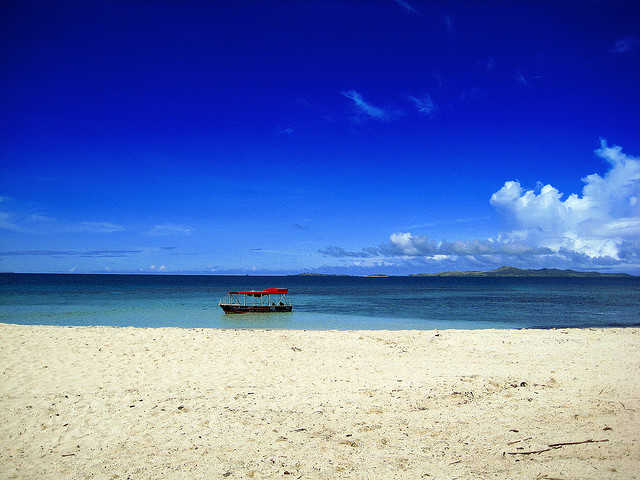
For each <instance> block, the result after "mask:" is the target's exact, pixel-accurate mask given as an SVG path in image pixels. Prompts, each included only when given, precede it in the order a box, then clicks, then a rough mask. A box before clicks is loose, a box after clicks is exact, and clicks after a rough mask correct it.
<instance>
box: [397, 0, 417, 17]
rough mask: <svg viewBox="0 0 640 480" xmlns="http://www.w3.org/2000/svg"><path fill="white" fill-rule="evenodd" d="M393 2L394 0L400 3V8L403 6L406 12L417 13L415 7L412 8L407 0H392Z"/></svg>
mask: <svg viewBox="0 0 640 480" xmlns="http://www.w3.org/2000/svg"><path fill="white" fill-rule="evenodd" d="M393 1H394V2H396V3H397V4H398V5H400V6H401V7H402V8H404V9H405V10H406V11H407V12H408V13H416V14H417V13H419V12H418V11H417V10H416V9H415V8H413V7H412V6H411V5H410V4H409V2H406V1H405V0H393Z"/></svg>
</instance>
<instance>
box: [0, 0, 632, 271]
mask: <svg viewBox="0 0 640 480" xmlns="http://www.w3.org/2000/svg"><path fill="white" fill-rule="evenodd" d="M634 3H635V2H626V1H606V2H605V1H584V2H432V1H421V0H371V1H332V0H323V1H302V0H300V1H295V0H290V1H282V2H276V1H273V2H258V1H246V2H225V3H222V2H190V1H185V2H169V1H160V0H158V1H130V2H100V1H95V2H73V1H70V2H37V1H36V2H29V1H20V2H8V3H4V4H3V7H2V10H3V12H2V22H3V23H4V25H3V28H2V32H3V33H2V35H3V37H4V38H3V42H2V44H1V48H2V49H3V57H4V58H5V61H4V62H3V65H4V67H3V68H4V72H3V75H2V79H1V80H0V82H2V84H3V85H2V86H3V88H2V91H3V97H2V103H3V106H2V107H3V108H2V112H3V113H2V115H1V116H0V118H1V119H2V130H1V132H0V135H1V136H2V149H1V150H0V271H5V272H7V271H11V272H60V273H209V274H286V273H300V272H316V273H338V274H355V275H360V274H372V273H386V274H409V273H419V272H439V271H448V270H488V269H493V268H497V267H500V266H502V265H513V266H517V267H521V268H544V267H550V268H551V267H553V268H571V269H577V270H597V271H603V272H609V271H611V272H628V273H635V274H640V135H639V134H640V116H639V114H640V88H638V85H640V28H639V24H638V22H637V18H638V14H639V13H640V7H638V6H637V5H634Z"/></svg>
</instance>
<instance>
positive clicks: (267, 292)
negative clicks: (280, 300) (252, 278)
mask: <svg viewBox="0 0 640 480" xmlns="http://www.w3.org/2000/svg"><path fill="white" fill-rule="evenodd" d="M229 293H230V294H231V295H247V296H249V297H263V296H265V295H281V294H287V293H289V289H288V288H265V289H264V290H262V291H259V290H248V291H246V292H229Z"/></svg>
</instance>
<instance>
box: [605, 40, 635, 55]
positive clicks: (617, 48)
mask: <svg viewBox="0 0 640 480" xmlns="http://www.w3.org/2000/svg"><path fill="white" fill-rule="evenodd" d="M638 43H640V41H639V40H638V39H637V38H636V37H634V36H628V37H624V38H621V39H620V40H617V41H616V43H615V44H614V45H613V47H612V48H611V49H610V50H609V52H611V53H627V52H631V51H632V50H634V49H635V48H636V47H637V46H638Z"/></svg>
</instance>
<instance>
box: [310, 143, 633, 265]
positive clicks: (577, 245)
mask: <svg viewBox="0 0 640 480" xmlns="http://www.w3.org/2000/svg"><path fill="white" fill-rule="evenodd" d="M596 154H597V155H598V156H599V157H601V158H603V159H604V160H606V161H607V162H608V164H609V169H608V170H607V171H606V172H605V173H604V174H603V175H602V176H601V175H598V174H595V173H594V174H591V175H587V176H586V177H584V178H583V182H584V184H585V185H584V187H583V189H582V192H581V194H576V193H572V194H571V195H568V196H566V197H565V196H564V195H563V194H562V193H561V192H559V191H558V190H557V189H556V188H554V187H553V186H551V185H544V186H542V185H539V186H538V188H537V189H536V190H535V191H534V190H526V191H525V190H524V189H523V188H522V186H521V185H520V183H519V182H517V181H507V182H505V183H504V186H503V187H502V188H501V189H500V190H498V191H497V192H495V193H494V194H493V195H492V196H491V198H490V203H491V205H493V206H494V207H495V208H496V209H497V210H498V211H499V212H501V213H502V214H504V215H505V216H506V217H507V218H508V219H509V220H510V221H511V222H512V224H513V230H511V231H509V232H507V233H500V234H498V235H496V236H495V238H489V239H486V240H467V241H454V242H448V241H434V240H431V239H430V238H428V237H426V236H423V235H415V234H413V233H411V232H396V233H392V234H391V235H390V237H389V241H388V242H387V243H384V244H382V245H379V246H377V247H369V248H363V249H361V250H357V251H349V250H345V249H343V248H341V247H337V246H330V247H326V248H324V249H321V250H319V253H320V254H322V255H324V256H325V257H333V258H338V259H342V261H348V262H350V263H351V265H359V266H364V265H377V264H379V262H384V261H392V262H393V263H394V265H396V266H398V267H403V268H405V267H406V268H410V269H413V270H416V269H419V268H423V267H426V268H427V269H429V268H434V269H442V268H450V269H460V268H469V267H471V268H478V267H483V266H484V267H495V266H500V265H515V266H521V267H526V268H536V267H537V268H540V267H562V268H576V267H577V268H590V269H593V268H596V269H601V268H604V269H608V268H616V269H618V270H619V269H620V268H622V269H627V270H629V269H632V270H638V268H639V266H640V201H638V199H639V198H640V158H638V157H633V156H630V155H627V154H625V153H623V152H622V148H621V147H618V146H613V147H609V146H607V143H606V142H605V141H604V140H602V141H601V146H600V148H599V149H597V150H596ZM536 191H538V193H536Z"/></svg>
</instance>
